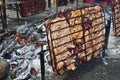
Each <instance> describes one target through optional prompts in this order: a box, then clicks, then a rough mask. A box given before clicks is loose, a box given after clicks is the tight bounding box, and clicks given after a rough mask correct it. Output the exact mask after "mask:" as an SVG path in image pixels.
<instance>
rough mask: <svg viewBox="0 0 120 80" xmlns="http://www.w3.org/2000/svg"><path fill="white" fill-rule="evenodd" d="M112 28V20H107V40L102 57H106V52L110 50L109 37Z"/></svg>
mask: <svg viewBox="0 0 120 80" xmlns="http://www.w3.org/2000/svg"><path fill="white" fill-rule="evenodd" d="M110 26H111V19H110V20H107V24H106V26H105V38H106V39H105V46H104V50H103V55H102V57H105V56H106V52H105V50H106V49H107V48H108V41H109V35H110Z"/></svg>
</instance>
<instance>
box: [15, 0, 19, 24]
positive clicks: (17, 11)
mask: <svg viewBox="0 0 120 80" xmlns="http://www.w3.org/2000/svg"><path fill="white" fill-rule="evenodd" d="M15 6H16V13H17V22H18V25H19V10H18V4H17V0H16V3H15Z"/></svg>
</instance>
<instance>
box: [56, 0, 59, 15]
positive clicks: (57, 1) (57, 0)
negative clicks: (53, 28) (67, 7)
mask: <svg viewBox="0 0 120 80" xmlns="http://www.w3.org/2000/svg"><path fill="white" fill-rule="evenodd" d="M58 4H59V0H56V13H57V12H58Z"/></svg>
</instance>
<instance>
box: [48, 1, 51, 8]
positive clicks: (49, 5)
mask: <svg viewBox="0 0 120 80" xmlns="http://www.w3.org/2000/svg"><path fill="white" fill-rule="evenodd" d="M48 7H49V8H50V9H51V0H48Z"/></svg>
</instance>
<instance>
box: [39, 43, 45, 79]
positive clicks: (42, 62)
mask: <svg viewBox="0 0 120 80" xmlns="http://www.w3.org/2000/svg"><path fill="white" fill-rule="evenodd" d="M41 48H42V52H41V53H40V63H41V80H45V65H44V51H43V44H42V47H41Z"/></svg>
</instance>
